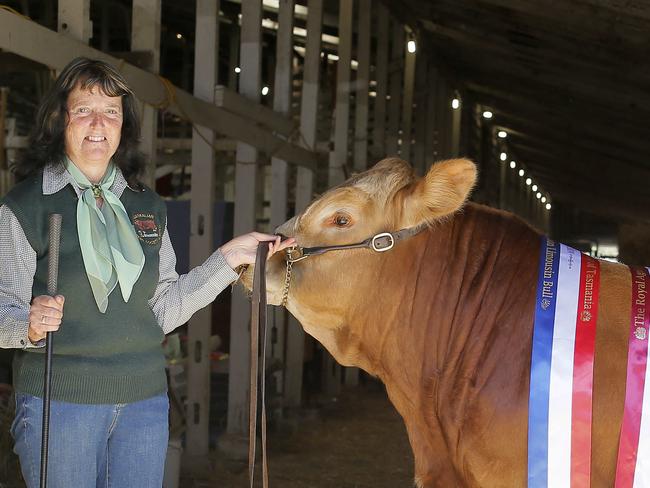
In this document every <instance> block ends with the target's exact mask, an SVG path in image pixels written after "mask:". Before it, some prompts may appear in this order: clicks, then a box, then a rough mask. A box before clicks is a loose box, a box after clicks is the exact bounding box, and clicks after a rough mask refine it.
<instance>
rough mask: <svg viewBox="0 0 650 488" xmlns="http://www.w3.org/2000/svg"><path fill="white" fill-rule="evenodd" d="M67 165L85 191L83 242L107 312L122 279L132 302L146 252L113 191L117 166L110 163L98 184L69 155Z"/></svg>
mask: <svg viewBox="0 0 650 488" xmlns="http://www.w3.org/2000/svg"><path fill="white" fill-rule="evenodd" d="M65 166H66V169H67V170H68V172H69V173H70V175H71V176H72V178H73V179H74V181H75V182H76V183H77V185H78V186H79V188H81V190H82V194H81V197H80V198H79V203H78V204H77V229H78V232H79V245H80V246H81V255H82V257H83V261H84V267H85V268H86V275H87V276H88V281H89V282H90V287H91V288H92V291H93V295H94V296H95V301H96V302H97V307H98V308H99V311H100V312H101V313H105V312H106V308H107V307H108V295H110V294H111V292H112V291H113V289H114V288H115V286H116V285H117V283H118V282H119V284H120V289H121V290H122V297H123V298H124V301H125V302H128V301H129V297H130V296H131V291H132V290H133V285H135V282H136V281H138V278H139V277H140V273H141V272H142V268H143V267H144V253H143V252H142V247H140V242H139V240H138V236H137V235H136V234H135V231H134V230H133V225H132V224H131V221H130V220H129V216H128V215H127V213H126V210H125V209H124V205H122V202H121V201H120V199H119V198H117V196H116V195H115V194H114V193H113V192H112V191H110V188H111V186H112V185H113V182H114V181H115V174H116V172H117V170H116V168H115V165H114V164H113V163H112V162H111V163H110V164H109V166H108V168H107V170H106V174H105V175H104V177H103V178H102V180H101V181H100V182H99V184H97V185H94V184H92V183H91V182H90V181H88V179H87V178H86V176H85V175H84V174H83V173H82V172H81V170H79V168H77V167H76V166H75V165H74V163H73V162H72V161H70V159H69V158H66V162H65ZM98 197H101V198H102V199H103V200H104V203H103V204H102V206H101V208H99V207H98V206H97V200H96V198H98Z"/></svg>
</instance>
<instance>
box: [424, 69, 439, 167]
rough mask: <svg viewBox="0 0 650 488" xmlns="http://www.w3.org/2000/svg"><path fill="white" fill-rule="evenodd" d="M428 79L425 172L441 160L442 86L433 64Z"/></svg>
mask: <svg viewBox="0 0 650 488" xmlns="http://www.w3.org/2000/svg"><path fill="white" fill-rule="evenodd" d="M427 78H428V80H429V89H428V92H427V100H426V110H427V122H426V124H427V129H426V130H427V136H426V139H425V144H424V164H425V172H426V170H427V169H428V168H429V167H431V165H432V164H433V163H434V162H435V161H436V160H438V159H441V155H440V134H439V131H438V117H439V107H438V85H439V84H440V77H439V75H438V70H437V69H436V67H435V66H434V64H433V63H429V69H428V76H427Z"/></svg>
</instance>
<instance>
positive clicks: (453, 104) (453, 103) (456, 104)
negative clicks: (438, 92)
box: [451, 98, 460, 110]
mask: <svg viewBox="0 0 650 488" xmlns="http://www.w3.org/2000/svg"><path fill="white" fill-rule="evenodd" d="M451 108H453V109H454V110H458V109H459V108H460V100H458V98H454V99H453V100H452V101H451Z"/></svg>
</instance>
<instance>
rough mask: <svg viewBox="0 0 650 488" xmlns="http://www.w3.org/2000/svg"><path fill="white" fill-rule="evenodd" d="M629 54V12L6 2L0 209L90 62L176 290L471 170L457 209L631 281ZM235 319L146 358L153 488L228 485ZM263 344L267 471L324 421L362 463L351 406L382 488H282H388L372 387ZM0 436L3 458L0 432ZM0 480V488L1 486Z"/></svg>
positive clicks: (640, 12) (240, 326)
mask: <svg viewBox="0 0 650 488" xmlns="http://www.w3.org/2000/svg"><path fill="white" fill-rule="evenodd" d="M648 45H650V5H648V4H646V3H645V2H640V1H637V2H633V1H623V0H604V1H597V0H579V1H575V2H560V1H553V2H541V1H538V0H534V1H520V0H463V1H452V0H436V1H427V2H423V1H418V0H384V1H379V0H356V1H355V0H340V1H338V2H337V1H330V0H308V1H297V2H296V1H294V0H279V1H278V0H263V1H262V0H241V1H230V0H197V1H196V2H171V1H162V0H132V1H131V2H130V1H126V0H93V1H91V0H59V1H58V2H54V1H36V0H31V1H30V0H21V1H17V0H16V1H8V2H4V4H3V5H2V6H0V59H1V62H0V87H1V88H0V129H1V130H0V196H1V195H3V194H5V193H6V192H7V191H8V190H9V189H10V188H11V187H12V186H13V184H14V176H13V168H14V164H15V162H16V160H17V158H18V156H19V155H20V152H21V150H22V149H24V147H25V146H26V144H27V136H28V133H29V131H30V129H31V127H32V124H33V118H34V114H35V108H36V106H37V104H38V102H39V101H40V99H41V98H42V96H43V95H44V93H45V92H46V91H47V89H48V88H49V87H50V86H51V84H52V82H53V79H54V76H55V73H56V72H57V70H60V69H61V68H62V67H63V66H65V65H66V64H67V63H68V62H69V61H70V60H72V59H73V58H75V57H77V56H87V57H91V58H98V59H103V60H106V61H108V62H110V63H111V64H113V65H114V66H115V67H117V68H118V69H119V71H120V72H121V73H122V74H123V75H124V76H125V78H126V79H127V81H128V82H129V83H130V85H131V86H132V88H133V89H134V91H135V94H136V96H137V97H138V99H139V101H140V118H141V122H142V127H143V133H142V144H141V150H142V151H143V152H144V153H145V154H146V156H147V160H148V162H149V166H148V171H147V173H146V176H145V179H146V182H147V183H148V184H149V185H151V186H153V187H155V188H156V190H157V191H158V193H159V194H160V195H162V196H163V197H164V198H165V200H166V203H167V206H168V212H169V229H170V234H171V237H172V242H173V243H174V247H175V249H176V253H177V255H178V265H177V268H178V271H179V272H181V273H182V272H186V271H187V270H188V269H189V268H191V267H193V266H194V265H196V264H199V263H201V262H203V260H204V259H205V258H206V257H207V256H208V255H209V254H210V253H211V252H212V251H213V250H214V249H215V248H216V247H218V246H219V245H220V244H221V243H223V242H224V241H226V240H228V239H229V238H230V237H231V236H233V235H238V234H241V233H243V232H247V231H249V230H252V229H259V230H265V231H272V230H273V229H274V228H275V227H276V226H278V225H279V224H281V223H282V222H284V221H285V220H287V218H289V217H290V216H292V215H294V214H296V213H298V212H300V211H301V210H302V209H304V208H305V207H306V206H307V205H308V203H309V202H310V201H311V200H312V199H313V198H314V196H315V195H318V194H321V193H322V192H324V191H325V190H326V189H327V188H330V187H332V186H335V185H337V184H339V183H341V182H343V181H344V180H345V179H346V178H347V177H348V176H350V175H352V174H354V173H355V172H360V171H363V170H365V169H367V168H369V167H370V166H372V165H373V164H374V163H375V162H377V161H379V160H380V159H382V158H384V157H386V156H395V155H396V156H399V157H400V158H402V159H405V160H407V161H409V162H411V163H412V165H413V166H414V168H415V169H416V171H417V172H418V173H419V174H424V172H425V171H426V170H427V168H429V167H430V166H431V165H432V164H433V163H434V162H435V161H438V160H442V159H447V158H452V157H456V156H466V157H469V158H470V159H472V160H474V161H475V162H476V163H477V164H478V167H479V171H480V179H479V183H478V186H477V188H476V189H475V191H474V193H473V196H472V199H473V200H474V201H476V202H478V203H483V204H487V205H489V206H493V207H496V208H500V209H504V210H507V211H510V212H513V213H515V214H516V215H518V216H519V217H521V218H522V219H524V220H525V221H527V222H528V223H530V224H531V225H533V226H535V227H536V228H538V229H541V230H543V231H544V232H546V233H548V234H549V235H550V236H552V237H554V238H556V239H558V240H561V241H562V242H566V243H568V244H570V245H572V246H574V247H576V248H578V249H580V250H582V251H585V252H588V253H590V254H591V255H593V256H596V257H601V258H607V259H614V260H616V259H620V260H621V261H623V262H625V263H627V264H648V263H650V251H649V250H650V212H649V211H648V208H649V203H650V186H649V185H648V182H650V163H649V162H648V154H649V149H650V138H649V137H648V130H647V123H648V120H650V94H649V91H648V89H647V86H648V82H649V81H650V67H649V66H648V63H647V50H648ZM249 308H250V307H249V302H248V297H247V296H246V294H245V293H244V291H243V290H242V289H241V288H240V287H234V288H233V289H232V291H228V292H226V293H224V294H222V295H221V296H220V297H219V298H218V299H217V300H216V301H215V303H214V304H213V305H212V306H210V307H207V308H205V309H204V310H202V311H201V312H199V313H197V314H196V315H195V316H194V317H193V318H192V319H191V320H190V322H189V324H188V326H187V327H184V328H182V329H180V330H178V331H176V333H174V334H172V335H171V336H170V337H168V338H167V341H166V344H165V347H166V350H167V357H168V373H169V382H170V395H171V397H172V400H173V401H172V405H173V407H172V413H171V427H172V439H171V441H170V448H169V454H168V468H169V469H168V478H167V480H168V481H167V482H168V483H169V484H168V486H169V487H173V486H187V487H190V486H233V487H234V486H243V483H245V481H244V477H243V476H238V474H237V472H238V471H241V465H240V463H239V460H241V458H242V457H243V456H242V454H243V453H245V451H246V449H247V448H246V443H247V438H246V435H247V430H248V403H247V402H248V398H249V395H250V392H249V387H248V382H247V378H248V375H249V367H250V366H249V361H250V357H249V356H250V353H249V351H248V349H247V347H248V346H247V344H248V341H249V338H250V330H249V327H248V324H249V320H250V310H249ZM270 325H271V333H270V336H269V337H270V339H269V340H270V344H269V368H268V371H267V374H266V376H267V379H268V381H269V385H270V388H269V391H268V404H269V411H270V422H271V425H272V427H273V429H272V430H273V436H272V437H273V438H272V447H274V446H278V447H277V451H276V452H277V454H274V452H273V451H272V453H271V459H272V460H273V456H274V455H276V456H278V459H279V457H281V456H282V455H283V454H282V453H283V452H289V453H291V452H292V450H294V451H295V450H296V449H297V448H296V445H292V444H291V442H290V440H291V439H294V440H295V442H296V443H297V445H298V446H300V445H301V444H304V443H306V442H315V441H314V439H316V438H321V437H327V436H324V435H318V432H319V430H318V429H321V431H320V432H327V431H328V430H329V429H330V428H331V424H329V423H328V422H329V421H330V420H331V419H335V418H336V412H337V408H339V406H341V407H340V408H341V411H340V416H341V418H346V419H350V422H349V424H350V425H349V428H343V429H342V431H341V439H338V442H347V443H351V444H352V446H354V445H355V443H356V446H357V447H356V450H357V451H358V452H359V453H362V452H365V451H367V445H366V444H367V442H368V441H367V437H366V435H367V434H363V435H361V434H360V435H357V436H356V437H355V435H354V434H350V439H348V440H345V441H344V440H343V438H344V437H345V436H346V435H347V434H348V432H354V428H355V426H358V425H360V424H364V422H363V421H362V419H359V418H356V417H354V415H353V413H354V410H355V408H354V405H355V404H356V403H355V402H354V401H351V400H350V399H355V400H356V401H358V402H359V404H361V405H363V404H366V403H368V402H369V400H368V398H369V399H370V400H371V401H370V403H372V404H373V405H375V403H376V404H378V405H379V406H378V407H377V406H375V407H372V406H369V407H368V408H369V409H370V410H369V411H373V410H372V409H373V408H375V409H379V410H377V412H378V413H377V417H378V418H379V419H383V420H385V421H386V422H388V423H389V424H390V425H394V430H392V431H390V432H389V433H387V434H386V435H385V439H384V440H378V441H377V442H381V443H388V444H390V443H391V441H390V440H391V439H394V438H395V437H398V438H401V439H402V441H401V442H399V443H398V444H399V445H400V446H401V451H400V453H401V454H398V455H395V456H392V457H391V458H392V459H398V460H399V462H397V463H395V466H396V468H395V469H402V470H403V475H404V476H403V478H401V479H403V480H405V481H404V482H403V484H398V482H397V481H395V480H393V479H389V480H387V479H386V475H383V474H381V470H374V471H375V472H374V474H373V473H365V474H364V475H363V477H361V478H358V479H357V480H356V481H355V479H354V477H355V471H354V470H352V469H351V470H350V472H346V471H345V469H344V468H341V471H342V472H341V478H336V477H334V478H331V477H326V476H325V477H324V475H323V473H319V472H318V466H317V463H310V464H308V466H309V470H308V471H309V473H311V474H312V476H313V477H312V478H311V479H309V478H308V476H309V473H307V474H302V475H296V476H297V477H298V478H299V479H300V480H301V481H300V483H301V484H300V485H296V486H337V487H340V486H408V483H409V481H406V480H409V479H410V476H411V474H410V469H411V466H410V463H412V460H411V458H410V453H409V451H408V445H407V443H406V437H405V433H404V431H403V427H402V426H401V424H400V422H399V419H398V418H396V417H395V414H394V412H392V410H391V407H390V405H389V404H387V403H385V402H382V400H381V397H380V396H377V395H376V392H375V391H374V389H376V388H377V385H376V384H375V382H374V380H372V379H371V378H368V377H367V376H366V375H364V373H363V372H360V371H359V370H357V369H353V368H342V367H340V366H338V365H337V364H336V363H335V361H334V360H333V359H332V357H331V356H330V355H329V354H328V353H327V352H326V351H325V350H323V348H322V347H320V346H319V345H318V344H316V343H315V342H314V341H313V340H311V339H310V338H309V337H308V336H305V334H304V332H303V331H302V329H301V327H300V325H299V324H298V322H297V321H296V320H295V319H294V318H293V317H291V316H290V315H289V314H287V313H286V312H285V311H284V310H282V309H280V308H274V309H273V310H272V312H271V313H270ZM2 354H3V356H4V355H6V354H7V353H6V352H5V351H2ZM3 364H5V366H4V369H3V370H2V371H0V374H3V375H4V381H5V384H6V385H7V386H4V390H3V391H5V392H7V393H6V394H5V398H7V399H8V398H9V395H10V393H9V392H10V391H11V386H10V385H9V383H10V380H9V376H8V372H7V371H8V366H7V365H8V360H6V359H3ZM2 378H3V377H2V376H0V380H2ZM335 400H338V401H335ZM364 402H365V403H364ZM373 402H375V403H373ZM6 403H7V405H9V406H10V402H9V401H8V400H7V402H6ZM346 406H347V408H348V410H345V407H346ZM384 417H386V418H384ZM7 418H10V417H9V416H7ZM315 419H316V420H315ZM318 419H320V421H319V420H318ZM364 421H365V422H368V419H364ZM391 422H392V424H391ZM376 424H377V428H378V429H380V430H381V428H382V427H381V424H383V422H377V423H376ZM363 428H364V429H365V428H366V426H365V424H364V425H363ZM2 429H3V433H2V435H4V437H2V438H3V439H5V438H6V431H7V429H8V425H7V422H6V420H5V421H4V422H3V424H2ZM305 432H307V434H305ZM301 435H302V436H303V437H301ZM400 436H401V437H400ZM9 442H10V441H9V439H7V440H6V442H5V443H4V444H3V448H4V449H6V444H7V443H9ZM336 446H337V441H334V440H332V441H331V442H330V444H328V445H325V446H323V450H322V455H323V456H326V454H325V452H326V450H330V449H331V450H332V451H335V450H336V449H337V447H336ZM4 454H5V451H3V457H4ZM347 456H349V455H347ZM358 456H359V458H360V459H361V458H362V457H363V455H362V454H358ZM371 456H372V455H371ZM7 459H9V458H8V457H7ZM290 459H294V460H295V464H296V466H295V467H291V466H290V464H291V463H290V462H287V461H286V460H285V461H281V465H282V466H283V468H282V469H278V470H277V471H279V472H274V470H273V469H272V480H273V477H275V476H277V481H276V485H277V486H289V485H288V484H287V483H288V482H287V481H286V480H287V479H291V476H288V477H287V471H290V470H292V469H296V470H300V464H301V463H302V462H304V461H302V460H301V458H300V456H297V455H296V456H294V457H293V458H290ZM282 463H284V464H282ZM367 463H368V464H367V465H368V471H373V470H372V469H371V466H372V462H367ZM382 464H385V463H382ZM337 465H340V463H334V465H331V464H330V465H329V466H326V467H325V468H323V469H324V470H327V472H328V473H330V475H331V472H332V470H336V469H337V468H336V466H337ZM10 471H11V466H8V467H7V468H6V470H5V474H6V473H9V472H10ZM233 473H235V474H233ZM330 475H328V476H330ZM7 476H8V475H7ZM301 476H302V477H301ZM373 476H376V477H374V478H373ZM283 477H284V478H283ZM228 478H232V485H229V484H223V483H222V482H220V481H219V480H220V479H221V480H223V479H228ZM283 479H284V480H285V481H283ZM343 479H345V480H346V481H342V480H343ZM7 480H8V481H3V480H2V478H0V486H4V485H3V483H5V484H6V485H7V486H14V485H10V484H8V483H10V481H9V478H7ZM181 480H182V481H181ZM382 482H384V483H387V484H385V485H381V484H380V483H382ZM179 483H180V484H179ZM346 483H347V484H346ZM16 486H20V485H16Z"/></svg>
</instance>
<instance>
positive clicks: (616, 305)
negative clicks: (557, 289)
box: [592, 261, 632, 488]
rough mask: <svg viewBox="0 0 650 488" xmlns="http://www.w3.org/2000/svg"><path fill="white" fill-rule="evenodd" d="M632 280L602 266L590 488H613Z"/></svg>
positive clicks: (617, 268) (615, 267)
mask: <svg viewBox="0 0 650 488" xmlns="http://www.w3.org/2000/svg"><path fill="white" fill-rule="evenodd" d="M631 306H632V276H631V274H630V269H629V268H628V267H627V266H623V265H620V264H614V263H609V262H606V261H602V262H601V287H600V300H599V308H598V323H597V329H596V352H595V358H594V404H593V422H592V434H593V437H592V479H593V483H592V486H594V487H596V488H599V487H609V486H613V480H614V475H615V471H616V457H617V454H618V440H619V439H618V438H619V433H620V430H621V419H622V417H623V407H624V403H625V381H626V371H627V349H628V336H629V330H630V316H631Z"/></svg>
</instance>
